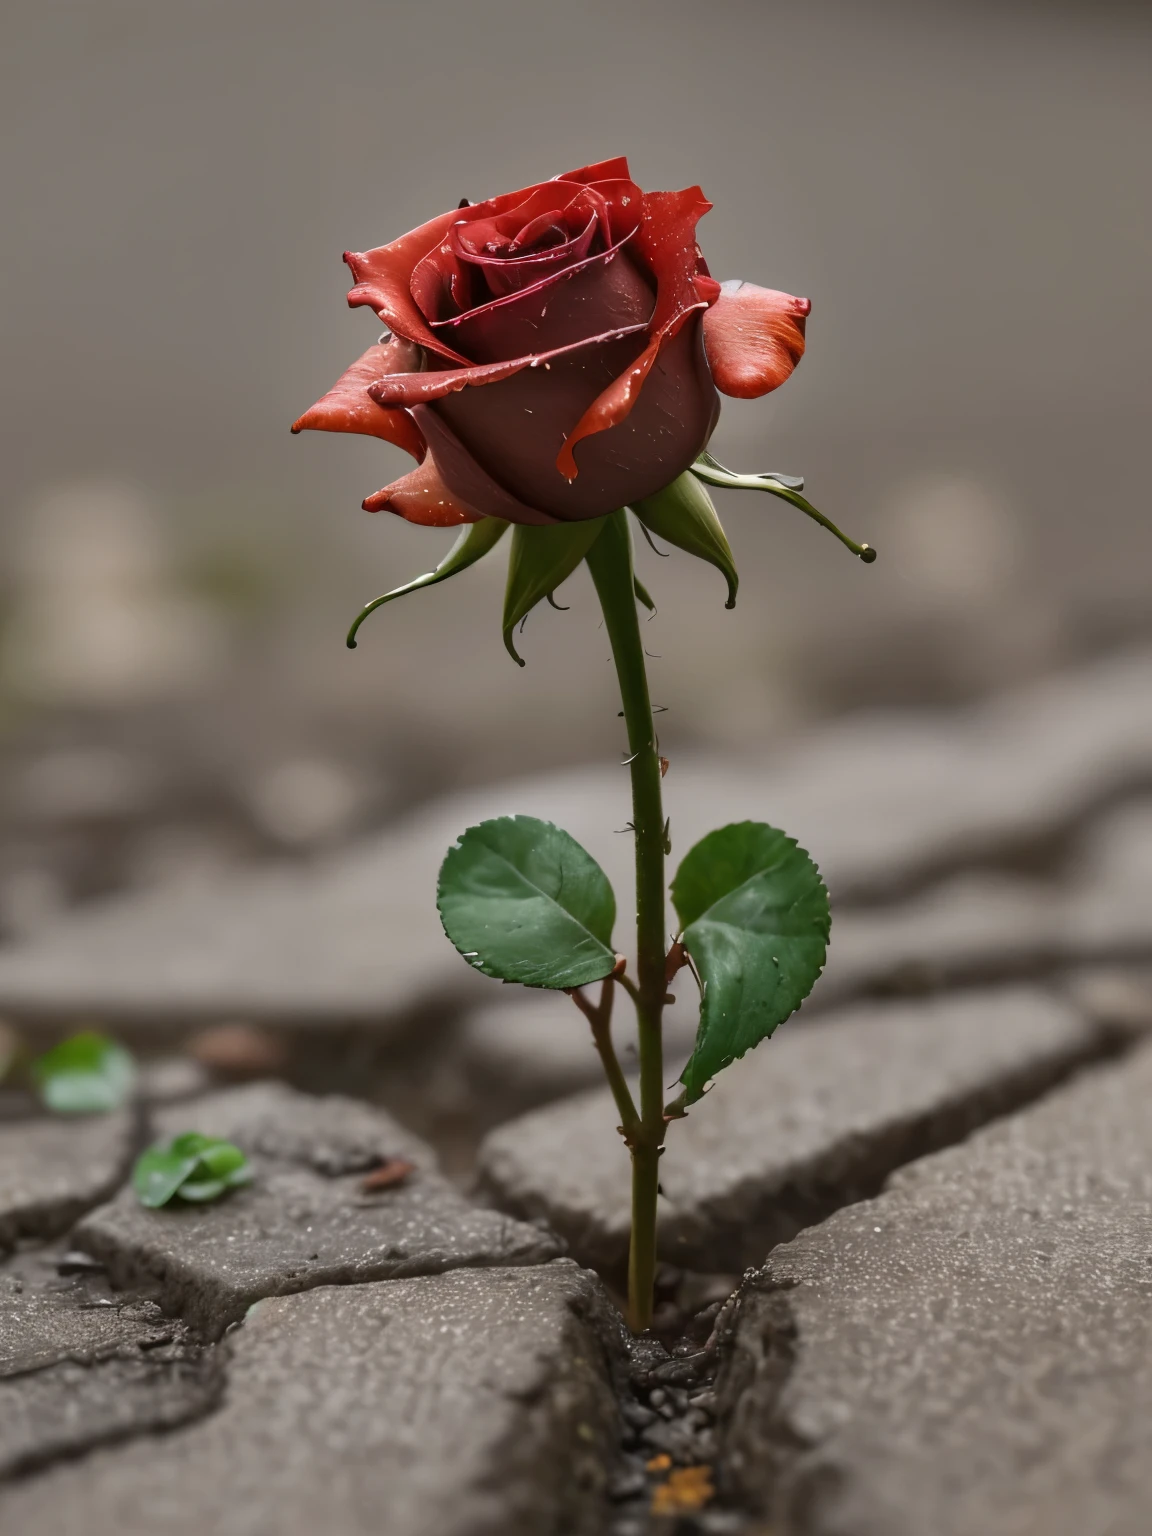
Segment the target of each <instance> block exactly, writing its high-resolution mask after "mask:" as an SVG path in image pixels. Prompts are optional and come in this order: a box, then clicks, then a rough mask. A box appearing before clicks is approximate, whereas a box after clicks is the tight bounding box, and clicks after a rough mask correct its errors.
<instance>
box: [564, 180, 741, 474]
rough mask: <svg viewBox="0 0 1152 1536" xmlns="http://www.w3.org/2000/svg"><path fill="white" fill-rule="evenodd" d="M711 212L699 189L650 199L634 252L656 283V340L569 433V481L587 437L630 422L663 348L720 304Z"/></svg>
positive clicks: (566, 463) (652, 323)
mask: <svg viewBox="0 0 1152 1536" xmlns="http://www.w3.org/2000/svg"><path fill="white" fill-rule="evenodd" d="M711 207H712V204H711V203H710V202H708V200H707V198H705V196H704V194H703V192H702V191H701V190H700V188H699V187H686V188H685V189H684V190H683V191H682V192H646V193H645V194H644V201H643V205H642V208H641V216H640V228H639V229H638V230H637V232H636V236H635V238H634V239H633V241H632V242H631V245H630V246H629V249H630V250H631V251H634V252H636V253H637V254H638V255H639V256H640V257H641V258H642V259H643V260H644V261H645V262H646V263H647V265H648V268H649V270H650V271H651V272H652V274H653V275H654V277H655V278H656V285H657V286H656V308H655V309H654V310H653V311H652V319H651V320H650V321H649V323H648V333H649V336H650V338H651V340H650V341H649V344H648V346H647V347H645V349H644V351H643V352H641V354H640V356H639V357H638V358H637V359H636V361H635V362H634V363H633V364H632V365H631V367H629V368H628V369H626V370H625V372H624V373H622V374H621V375H620V377H619V378H618V379H616V380H614V381H613V382H612V383H611V384H610V385H609V386H608V388H607V389H606V390H604V392H603V393H602V394H601V395H599V396H597V398H596V399H595V400H594V401H593V402H592V404H591V405H590V406H589V408H588V409H587V410H586V411H585V412H584V415H583V416H582V417H581V418H580V420H579V421H578V422H577V424H576V426H575V427H574V428H573V429H572V431H571V432H570V433H569V435H568V438H567V440H566V441H565V443H564V447H563V448H562V449H561V450H560V455H559V457H558V458H557V460H556V467H557V469H558V470H559V471H560V473H561V474H562V475H563V476H564V477H565V478H566V479H568V480H575V478H576V475H577V465H576V460H575V458H574V457H573V454H572V450H573V449H574V448H575V446H576V444H577V443H578V442H579V441H580V440H581V438H584V437H588V436H590V435H591V434H592V433H593V432H603V431H605V430H606V429H607V428H608V427H614V426H616V424H617V423H618V422H621V421H623V420H624V418H625V417H626V416H627V414H628V412H629V411H630V410H631V409H632V407H633V405H635V403H636V397H637V395H638V394H639V393H640V389H641V387H642V386H643V383H644V380H645V379H646V378H647V377H648V374H649V371H650V370H651V367H652V364H653V363H654V362H655V361H656V357H657V354H658V353H659V351H660V348H661V347H662V346H663V345H664V343H665V342H666V341H667V340H668V339H669V338H670V337H672V336H675V335H676V332H677V331H678V330H679V329H680V327H681V326H682V325H683V324H684V322H685V320H686V319H687V318H688V316H689V315H690V314H691V313H692V312H693V311H694V310H697V309H704V308H706V307H707V306H708V305H709V304H711V303H714V302H715V300H716V296H717V294H718V293H719V285H718V284H717V283H715V282H714V281H713V279H712V278H710V277H709V276H708V275H707V270H706V269H705V268H704V263H703V258H702V256H701V255H700V247H699V245H697V243H696V225H697V223H698V222H699V220H700V219H701V218H702V217H703V216H704V214H706V213H707V212H708V210H709V209H710V208H711Z"/></svg>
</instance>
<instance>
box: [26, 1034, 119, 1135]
mask: <svg viewBox="0 0 1152 1536" xmlns="http://www.w3.org/2000/svg"><path fill="white" fill-rule="evenodd" d="M30 1071H31V1074H32V1080H33V1082H34V1083H35V1084H36V1089H37V1092H38V1093H39V1095H40V1099H41V1101H42V1103H43V1104H44V1106H45V1108H46V1109H51V1110H54V1111H55V1113H56V1114H58V1115H100V1114H107V1113H108V1111H109V1110H113V1109H119V1107H120V1105H121V1104H123V1103H124V1102H125V1101H126V1100H127V1099H128V1098H129V1097H130V1095H131V1093H132V1090H133V1088H134V1087H135V1085H136V1063H135V1062H134V1061H133V1059H132V1056H131V1054H130V1053H129V1052H128V1051H126V1050H125V1049H124V1047H123V1046H122V1045H117V1044H116V1042H115V1041H114V1040H109V1039H108V1038H107V1037H106V1036H104V1035H101V1034H98V1033H97V1032H96V1031H95V1030H90V1029H89V1030H84V1031H82V1032H81V1033H80V1034H78V1035H70V1036H69V1037H68V1039H67V1040H62V1041H61V1042H60V1044H59V1045H54V1046H53V1047H52V1049H51V1050H50V1051H46V1052H45V1053H44V1055H43V1056H40V1057H38V1058H37V1059H36V1060H35V1061H34V1062H33V1063H32V1065H31V1068H30Z"/></svg>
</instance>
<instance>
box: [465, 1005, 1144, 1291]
mask: <svg viewBox="0 0 1152 1536" xmlns="http://www.w3.org/2000/svg"><path fill="white" fill-rule="evenodd" d="M1114 1038H1115V1036H1114V1034H1113V1032H1112V1030H1111V1028H1110V1027H1109V1026H1107V1025H1105V1024H1103V1023H1101V1022H1098V1021H1097V1020H1095V1019H1090V1018H1087V1017H1085V1016H1083V1015H1082V1014H1080V1013H1078V1012H1077V1011H1075V1010H1074V1009H1073V1008H1072V1007H1071V1006H1070V1005H1069V1004H1068V1003H1067V1002H1066V1001H1063V1000H1061V999H1059V998H1057V997H1055V996H1052V995H1048V994H1046V993H1044V992H1040V991H1037V990H1031V989H1027V988H1011V989H998V990H994V991H977V990H972V991H968V992H964V993H960V994H957V995H956V996H953V997H947V998H943V999H927V1000H923V1001H919V1002H915V1003H909V1002H899V1003H877V1004H870V1005H858V1006H856V1007H853V1008H847V1009H844V1010H843V1011H841V1012H837V1013H834V1014H828V1015H826V1016H824V1017H823V1018H820V1019H814V1020H811V1021H806V1020H805V1019H804V1018H803V1016H801V1017H800V1018H799V1019H795V1020H792V1021H791V1022H789V1023H788V1024H786V1025H784V1026H783V1028H782V1029H781V1030H780V1031H779V1033H778V1034H777V1035H776V1036H774V1037H773V1039H772V1040H770V1041H769V1042H767V1043H766V1044H764V1045H761V1046H760V1047H759V1048H758V1049H757V1050H755V1051H753V1052H752V1053H751V1054H750V1055H748V1056H746V1057H745V1058H744V1059H743V1060H742V1061H739V1062H736V1063H734V1064H733V1065H732V1066H731V1067H729V1068H728V1069H727V1070H726V1071H725V1072H723V1073H721V1075H720V1076H719V1077H718V1078H717V1080H716V1084H715V1086H714V1088H713V1089H712V1091H711V1092H710V1093H709V1094H708V1096H707V1098H706V1099H705V1100H704V1102H703V1103H701V1104H699V1105H697V1106H696V1107H695V1108H694V1109H693V1110H692V1111H691V1112H690V1114H689V1115H688V1117H687V1119H686V1120H684V1121H682V1122H679V1123H677V1124H675V1125H673V1126H672V1127H671V1129H670V1131H669V1134H668V1142H667V1146H666V1148H665V1153H664V1158H663V1161H662V1162H661V1165H660V1187H661V1191H662V1197H661V1200H660V1207H659V1228H658V1231H659V1243H660V1252H661V1254H662V1256H663V1257H664V1258H666V1259H667V1260H669V1261H670V1262H672V1263H675V1264H678V1265H681V1266H684V1267H686V1268H692V1269H702V1270H706V1271H721V1270H730V1271H736V1272H738V1271H740V1270H742V1269H743V1268H744V1267H745V1266H746V1265H748V1264H754V1263H759V1262H760V1260H761V1259H762V1258H763V1257H764V1255H765V1254H766V1253H767V1251H768V1249H769V1248H770V1247H771V1246H772V1245H773V1244H774V1243H778V1242H783V1241H786V1240H787V1239H788V1238H790V1237H792V1236H793V1235H794V1234H795V1233H796V1232H797V1231H798V1230H799V1229H800V1228H801V1227H802V1226H804V1225H806V1224H808V1223H810V1222H812V1221H816V1220H819V1219H820V1218H821V1217H822V1216H824V1215H826V1214H827V1213H828V1212H829V1211H830V1210H834V1209H835V1208H836V1207H837V1206H839V1205H842V1204H844V1203H846V1202H847V1201H850V1200H855V1199H859V1198H860V1197H861V1196H863V1195H866V1194H871V1193H874V1192H875V1190H876V1189H877V1188H878V1187H879V1186H880V1183H881V1181H882V1180H883V1178H884V1177H885V1176H886V1175H887V1174H888V1173H890V1172H891V1170H892V1169H893V1168H895V1167H897V1166H899V1165H900V1164H901V1163H904V1162H907V1161H908V1160H909V1159H911V1158H914V1157H918V1156H920V1155H921V1154H922V1153H924V1152H926V1151H929V1150H931V1149H933V1148H935V1147H939V1146H942V1145H945V1144H947V1143H949V1142H951V1141H955V1140H957V1139H958V1138H960V1137H961V1136H963V1135H965V1134H966V1133H967V1132H968V1131H970V1130H971V1129H972V1128H973V1127H974V1126H976V1125H979V1124H981V1123H982V1122H983V1121H985V1120H987V1119H989V1118H990V1117H991V1116H993V1115H996V1114H1000V1113H1003V1112H1004V1111H1005V1110H1007V1109H1010V1108H1013V1107H1015V1106H1016V1105H1018V1104H1020V1103H1021V1102H1023V1101H1025V1100H1027V1099H1028V1098H1029V1097H1032V1096H1033V1095H1035V1094H1037V1093H1039V1092H1040V1091H1042V1090H1043V1089H1044V1088H1045V1087H1047V1086H1048V1085H1049V1084H1051V1083H1052V1082H1054V1081H1056V1080H1057V1079H1058V1078H1060V1077H1061V1076H1062V1075H1063V1074H1065V1073H1067V1072H1068V1071H1069V1070H1070V1069H1071V1068H1072V1067H1074V1066H1075V1065H1076V1064H1078V1063H1081V1062H1083V1061H1085V1060H1087V1059H1089V1058H1091V1057H1093V1056H1095V1055H1098V1054H1100V1053H1101V1052H1103V1051H1104V1050H1106V1049H1107V1048H1108V1047H1109V1044H1110V1042H1111V1041H1112V1040H1113V1039H1114ZM618 1118H619V1117H618V1115H617V1114H616V1110H615V1105H614V1103H613V1101H612V1099H611V1096H610V1095H609V1094H608V1092H607V1090H606V1089H602V1090H597V1091H596V1092H593V1093H586V1094H580V1095H577V1096H576V1097H574V1098H571V1099H568V1100H565V1101H563V1102H561V1103H557V1104H552V1105H549V1106H548V1107H547V1109H542V1110H535V1111H533V1112H532V1113H530V1114H527V1115H524V1116H522V1117H520V1118H519V1119H517V1120H513V1121H510V1122H509V1123H508V1124H507V1125H503V1126H500V1127H499V1128H498V1129H496V1130H495V1131H492V1132H491V1133H490V1134H489V1135H488V1137H487V1138H486V1139H485V1141H484V1143H483V1145H482V1146H481V1149H480V1153H479V1159H478V1164H479V1178H480V1189H481V1191H482V1193H483V1195H484V1197H485V1198H487V1199H489V1200H491V1201H492V1202H493V1204H495V1205H498V1206H499V1207H500V1208H501V1209H503V1210H507V1211H511V1212H514V1213H515V1214H517V1215H519V1216H523V1217H527V1218H543V1219H545V1220H547V1221H548V1223H549V1224H550V1225H551V1226H552V1227H553V1228H554V1229H555V1230H556V1231H557V1232H559V1233H560V1234H561V1235H562V1236H563V1237H564V1238H565V1239H566V1240H567V1242H568V1245H569V1250H570V1252H571V1253H572V1254H573V1255H574V1256H575V1257H576V1258H578V1259H580V1260H581V1262H582V1263H587V1264H592V1265H594V1266H596V1267H597V1268H602V1269H614V1268H617V1267H618V1266H620V1265H621V1264H622V1263H623V1262H624V1259H625V1256H626V1252H627V1242H628V1230H629V1170H628V1159H627V1154H626V1152H625V1150H624V1147H623V1145H622V1143H621V1142H620V1139H619V1137H618V1136H617V1135H616V1134H615V1129H614V1128H615V1126H616V1124H617V1121H618Z"/></svg>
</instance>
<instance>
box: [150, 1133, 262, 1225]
mask: <svg viewBox="0 0 1152 1536" xmlns="http://www.w3.org/2000/svg"><path fill="white" fill-rule="evenodd" d="M251 1182H252V1169H251V1167H250V1166H249V1163H248V1159H247V1158H246V1157H245V1156H244V1153H243V1152H241V1150H240V1148H239V1147H234V1146H233V1145H232V1143H231V1142H230V1141H222V1140H221V1139H220V1138H219V1137H218V1136H202V1135H201V1134H200V1132H199V1131H185V1132H184V1134H183V1135H181V1136H174V1137H173V1138H172V1140H171V1141H170V1142H169V1143H168V1144H167V1145H166V1146H164V1145H160V1146H155V1147H149V1148H148V1150H147V1151H146V1152H142V1153H141V1154H140V1156H139V1157H138V1158H137V1159H136V1166H135V1168H134V1169H133V1170H132V1187H133V1189H134V1190H135V1191H136V1196H137V1198H138V1199H139V1201H140V1203H141V1205H146V1206H149V1207H150V1208H152V1209H156V1208H157V1207H159V1206H162V1205H167V1204H168V1202H169V1201H170V1200H171V1199H173V1198H174V1197H175V1196H179V1198H180V1199H181V1200H189V1201H193V1202H196V1203H203V1202H205V1201H208V1200H216V1199H218V1198H219V1197H220V1196H221V1195H222V1194H224V1193H225V1192H226V1191H227V1190H229V1189H238V1188H239V1187H240V1186H241V1185H244V1184H250V1183H251Z"/></svg>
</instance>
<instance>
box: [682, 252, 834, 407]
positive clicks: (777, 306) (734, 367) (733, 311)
mask: <svg viewBox="0 0 1152 1536" xmlns="http://www.w3.org/2000/svg"><path fill="white" fill-rule="evenodd" d="M811 309H812V305H811V302H810V301H809V300H808V299H798V298H795V297H794V296H793V295H792V294H790V293H780V292H778V291H777V290H776V289H774V288H759V287H757V286H756V284H755V283H743V282H739V281H736V282H727V283H721V285H720V297H719V298H718V299H717V300H716V303H715V304H713V305H712V307H711V308H710V309H709V311H708V313H707V314H706V315H705V316H704V350H705V353H706V354H707V357H708V366H709V368H710V369H711V370H712V380H713V382H714V383H715V385H716V388H717V389H718V390H719V391H720V393H721V394H724V395H730V396H732V397H733V398H734V399H736V400H755V399H757V398H758V397H759V396H760V395H766V394H768V393H769V392H770V391H771V390H773V389H778V388H779V387H780V385H781V384H783V383H784V381H785V380H786V379H787V378H788V377H789V376H790V375H791V373H792V370H793V369H794V368H795V367H796V364H797V363H798V362H799V361H800V359H801V358H802V357H803V356H804V326H805V322H806V321H807V319H808V315H809V313H810V312H811Z"/></svg>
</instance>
